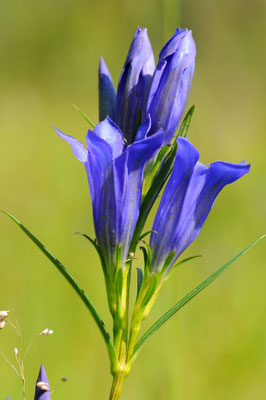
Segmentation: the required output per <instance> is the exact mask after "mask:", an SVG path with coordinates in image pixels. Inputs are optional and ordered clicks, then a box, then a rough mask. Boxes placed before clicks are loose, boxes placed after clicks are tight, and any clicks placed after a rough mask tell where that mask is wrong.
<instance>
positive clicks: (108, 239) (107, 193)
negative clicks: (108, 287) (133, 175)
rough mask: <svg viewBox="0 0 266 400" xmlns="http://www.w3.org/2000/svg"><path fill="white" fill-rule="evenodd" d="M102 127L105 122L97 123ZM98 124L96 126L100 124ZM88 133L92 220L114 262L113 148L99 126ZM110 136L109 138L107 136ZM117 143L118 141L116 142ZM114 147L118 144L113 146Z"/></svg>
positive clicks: (115, 209) (105, 250)
mask: <svg viewBox="0 0 266 400" xmlns="http://www.w3.org/2000/svg"><path fill="white" fill-rule="evenodd" d="M100 124H102V125H101V126H102V127H103V128H104V126H106V124H104V123H103V122H102V123H100ZM100 124H98V125H100ZM98 125H97V130H96V133H98V135H97V134H96V133H95V129H96V128H95V129H94V131H92V132H89V134H88V136H87V146H88V168H89V172H90V176H88V179H89V181H90V179H91V182H89V184H90V187H91V186H92V187H93V193H94V199H93V203H92V206H93V219H94V227H95V232H96V237H97V243H98V245H99V246H100V247H101V249H102V250H103V253H104V254H105V258H106V262H107V263H108V264H109V265H112V264H113V262H114V256H115V249H116V244H117V242H118V229H117V208H116V198H115V192H114V173H113V160H114V154H113V153H114V152H115V151H114V149H112V147H111V145H110V144H109V143H108V142H106V141H105V140H104V139H103V138H102V137H101V136H104V135H100V132H99V131H100V127H99V126H98ZM108 138H109V139H110V137H109V136H108ZM111 143H112V141H111ZM116 144H117V143H116ZM116 150H117V146H116Z"/></svg>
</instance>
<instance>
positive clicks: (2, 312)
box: [0, 311, 9, 319]
mask: <svg viewBox="0 0 266 400" xmlns="http://www.w3.org/2000/svg"><path fill="white" fill-rule="evenodd" d="M8 313H9V311H0V318H2V319H4V318H6V317H7V316H8Z"/></svg>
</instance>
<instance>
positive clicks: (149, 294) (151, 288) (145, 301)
mask: <svg viewBox="0 0 266 400" xmlns="http://www.w3.org/2000/svg"><path fill="white" fill-rule="evenodd" d="M157 281H158V276H157V275H156V274H153V275H152V279H151V283H150V285H149V288H148V290H147V292H146V294H145V296H144V299H143V301H142V303H141V307H143V308H145V307H146V305H147V304H148V303H149V301H150V299H151V298H152V296H153V295H154V292H155V290H156V287H157Z"/></svg>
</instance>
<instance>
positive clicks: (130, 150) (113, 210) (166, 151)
mask: <svg viewBox="0 0 266 400" xmlns="http://www.w3.org/2000/svg"><path fill="white" fill-rule="evenodd" d="M195 56H196V46H195V43H194V40H193V38H192V33H191V31H189V30H187V29H177V31H176V33H175V34H174V35H173V37H172V38H171V39H170V40H169V41H168V42H167V43H166V44H165V46H164V47H163V49H162V50H161V52H160V55H159V61H158V63H157V66H155V61H154V56H153V51H152V47H151V44H150V41H149V38H148V35H147V31H146V29H140V28H138V29H137V31H136V33H135V36H134V38H133V41H132V43H131V46H130V49H129V52H128V55H127V58H126V61H125V64H124V66H123V69H122V72H121V76H120V79H119V83H118V88H117V91H116V90H115V89H114V85H113V81H112V78H111V75H110V72H109V71H108V68H107V66H106V64H105V62H104V60H103V59H102V58H101V59H100V67H99V120H100V122H99V123H98V124H97V125H96V126H95V127H94V129H93V130H90V129H89V131H88V133H87V136H86V146H84V145H83V144H82V143H80V142H79V141H77V140H76V139H75V138H73V137H71V136H68V135H65V134H64V133H62V132H61V131H59V130H58V129H56V131H57V133H58V135H59V136H60V137H61V138H62V139H64V140H65V141H66V142H68V143H69V144H70V145H71V147H72V150H73V153H74V155H75V156H76V158H77V159H78V160H79V161H81V162H82V163H83V164H84V166H85V169H86V173H87V177H88V182H89V188H90V194H91V200H92V206H93V219H94V227H95V235H96V240H95V241H93V240H92V239H90V241H91V242H93V244H94V246H95V247H96V249H97V251H98V253H99V255H100V258H101V262H102V268H103V272H104V276H105V282H106V288H107V296H108V303H109V308H110V311H111V314H112V316H113V319H114V348H115V351H116V354H117V359H118V363H117V365H116V366H115V367H114V366H113V369H112V373H113V375H114V384H113V388H112V393H111V397H110V399H111V398H112V399H114V398H118V397H119V395H120V390H121V388H120V387H121V385H122V381H123V379H124V378H125V377H126V375H127V374H128V372H129V370H130V368H131V361H132V357H133V355H134V346H135V343H136V338H137V335H138V332H139V329H140V325H141V322H142V320H143V319H144V318H145V317H146V316H147V315H148V314H149V312H150V309H151V307H152V305H153V303H154V301H155V299H156V298H157V296H158V293H159V291H160V289H161V287H162V286H163V284H164V282H165V281H166V279H167V278H168V276H169V272H170V270H171V269H172V268H173V267H174V265H175V263H176V260H177V259H178V257H179V256H180V255H181V254H182V253H183V252H184V251H185V249H186V248H187V247H188V246H189V245H190V244H191V242H192V241H193V240H194V239H195V238H196V236H197V235H198V233H199V232H200V230H201V228H202V226H203V224H204V222H205V220H206V218H207V216H208V214H209V212H210V210H211V208H212V206H213V203H214V201H215V199H216V197H217V195H218V194H219V192H220V191H221V190H222V188H223V187H224V186H226V185H228V184H230V183H232V182H234V181H236V180H237V179H239V178H240V177H242V176H243V175H245V174H246V173H248V171H249V168H250V166H249V165H247V164H245V163H240V164H232V163H226V162H214V163H213V164H211V165H210V166H205V165H203V164H201V163H200V162H199V161H198V160H199V152H198V150H197V149H196V148H195V147H194V146H193V145H192V144H191V143H190V142H189V140H188V139H187V138H186V137H182V136H183V135H182V129H181V128H180V124H181V119H182V117H183V113H184V110H185V108H186V104H187V99H188V95H189V90H190V86H191V81H192V77H193V72H194V67H195ZM169 160H170V161H171V162H169ZM169 176H170V178H169V179H168V177H169ZM158 177H159V178H160V177H162V178H163V182H166V181H167V180H168V182H167V184H166V187H165V189H164V191H163V194H162V197H161V201H160V204H159V207H158V210H157V213H156V216H155V219H154V223H153V227H152V231H150V233H151V234H150V242H149V244H148V243H147V242H146V241H144V234H143V233H142V234H141V229H140V227H141V228H142V227H143V226H144V223H145V220H146V218H147V215H148V213H149V210H150V209H151V207H152V205H153V203H154V201H155V199H156V197H157V194H158V193H159V192H160V190H159V189H158V187H159V186H160V179H159V178H158ZM144 181H145V182H149V187H148V188H147V190H145V192H144V190H143V186H144V183H145V182H144ZM158 185H159V186H158ZM162 186H163V184H161V186H160V189H162ZM154 193H155V194H156V195H154ZM136 232H137V233H136ZM139 243H141V244H142V250H143V254H144V264H145V265H144V268H143V270H140V269H139V270H138V295H137V300H136V303H135V306H134V310H133V316H132V320H131V324H130V323H129V317H128V302H129V285H130V274H131V266H132V263H133V261H134V252H135V250H136V247H137V245H138V244H139Z"/></svg>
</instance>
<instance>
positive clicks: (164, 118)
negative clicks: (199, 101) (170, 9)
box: [147, 28, 196, 144]
mask: <svg viewBox="0 0 266 400" xmlns="http://www.w3.org/2000/svg"><path fill="white" fill-rule="evenodd" d="M195 56H196V45H195V42H194V40H193V38H192V33H191V31H189V30H187V29H179V28H178V29H177V31H176V33H175V34H174V36H173V37H172V38H171V39H170V40H169V41H168V42H167V43H166V45H165V46H164V47H163V49H162V50H161V52H160V56H159V62H158V65H157V68H156V71H155V72H154V75H153V80H152V84H151V88H150V91H149V97H148V101H147V113H149V114H150V115H151V120H152V127H151V132H150V134H152V133H153V132H156V131H157V130H158V129H159V128H162V129H163V131H164V133H165V140H164V144H167V143H170V142H171V140H172V138H173V136H174V134H175V132H176V130H177V128H178V126H179V124H180V121H181V118H182V115H183V113H184V110H185V107H186V103H187V99H188V94H189V90H190V86H191V81H192V77H193V72H194V67H195Z"/></svg>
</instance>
